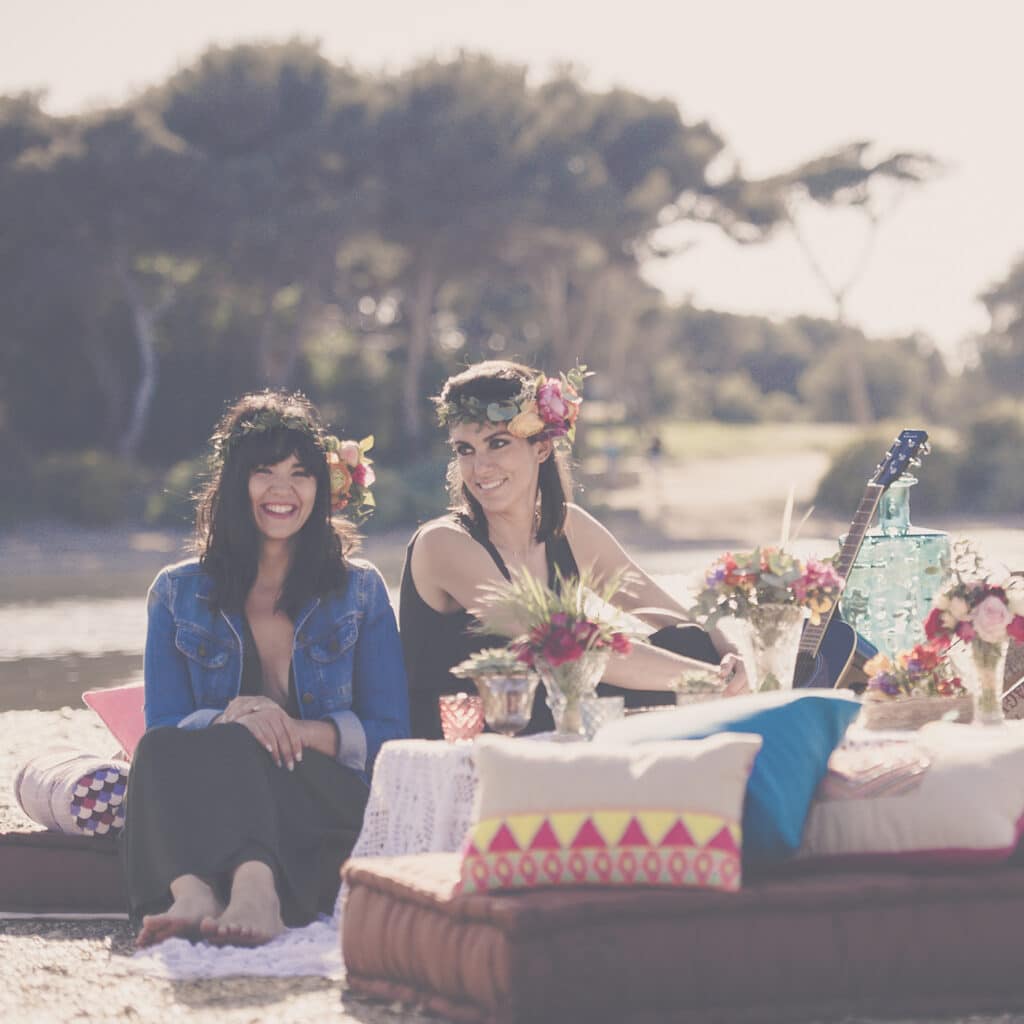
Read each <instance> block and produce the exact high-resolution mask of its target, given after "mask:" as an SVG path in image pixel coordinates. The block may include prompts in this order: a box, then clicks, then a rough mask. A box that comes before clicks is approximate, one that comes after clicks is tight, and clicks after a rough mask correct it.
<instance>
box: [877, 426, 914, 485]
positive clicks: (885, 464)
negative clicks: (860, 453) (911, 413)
mask: <svg viewBox="0 0 1024 1024" xmlns="http://www.w3.org/2000/svg"><path fill="white" fill-rule="evenodd" d="M928 452H929V448H928V432H927V431H926V430H901V431H900V435H899V437H897V438H896V440H895V441H893V443H892V445H891V446H890V448H889V450H888V451H887V452H886V453H885V458H884V459H882V461H881V462H880V463H879V464H878V465H877V466H876V467H875V472H874V475H873V476H872V477H871V481H870V482H871V483H873V484H878V485H879V486H880V487H881V488H882V489H883V490H884V489H885V488H887V487H888V486H889V485H890V484H892V483H894V482H895V481H897V480H899V478H900V477H901V476H902V475H903V474H904V473H905V472H906V471H907V469H908V468H909V467H910V466H920V465H921V459H922V457H923V456H925V455H927V454H928Z"/></svg>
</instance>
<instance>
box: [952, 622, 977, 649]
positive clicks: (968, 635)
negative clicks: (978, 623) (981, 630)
mask: <svg viewBox="0 0 1024 1024" xmlns="http://www.w3.org/2000/svg"><path fill="white" fill-rule="evenodd" d="M956 635H957V636H958V637H960V639H961V640H963V642H964V643H965V644H969V643H970V642H971V641H972V640H973V639H974V636H975V633H974V627H973V626H972V625H971V624H970V623H969V622H968V621H967V620H966V619H965V620H964V621H963V622H958V623H957V624H956Z"/></svg>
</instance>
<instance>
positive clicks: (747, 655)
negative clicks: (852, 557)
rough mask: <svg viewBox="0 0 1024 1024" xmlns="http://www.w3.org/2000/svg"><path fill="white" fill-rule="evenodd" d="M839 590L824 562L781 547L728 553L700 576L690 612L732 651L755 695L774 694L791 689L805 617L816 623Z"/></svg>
mask: <svg viewBox="0 0 1024 1024" xmlns="http://www.w3.org/2000/svg"><path fill="white" fill-rule="evenodd" d="M842 587H843V581H842V579H840V577H839V575H838V573H837V572H836V571H835V569H833V568H832V566H831V565H829V564H828V563H827V562H819V561H817V560H815V559H809V560H808V561H806V562H804V561H802V560H800V559H798V558H796V557H795V556H794V555H791V554H790V553H789V552H788V551H786V550H785V548H780V547H759V548H754V550H753V551H750V552H742V553H740V554H733V553H732V552H728V553H726V554H724V555H722V556H721V558H719V559H718V560H717V561H715V562H714V563H713V564H712V565H711V566H710V567H709V568H708V570H707V571H706V572H705V574H704V586H703V588H702V589H701V590H700V592H699V593H698V595H697V600H696V603H695V605H694V607H693V612H694V614H695V616H696V617H697V618H702V619H704V620H705V621H706V622H707V623H708V624H709V625H718V626H719V628H720V629H721V631H722V633H723V635H724V636H725V637H726V639H727V640H729V641H730V642H731V643H732V644H733V645H734V646H735V647H736V649H737V651H738V652H739V654H740V656H741V657H742V658H743V662H744V666H745V668H746V671H747V678H748V679H749V680H750V685H751V686H752V687H753V688H754V689H755V690H777V689H781V688H783V687H790V686H792V685H793V675H794V673H795V670H796V657H797V652H798V650H799V646H800V637H801V634H802V630H803V622H804V618H805V617H807V616H808V615H809V617H810V620H811V622H813V623H815V624H817V623H819V622H820V621H821V616H822V615H823V614H825V613H826V612H828V611H830V610H831V608H832V606H833V605H834V604H835V603H836V601H837V600H838V598H839V593H840V591H841V590H842Z"/></svg>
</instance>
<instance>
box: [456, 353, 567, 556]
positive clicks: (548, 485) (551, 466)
mask: <svg viewBox="0 0 1024 1024" xmlns="http://www.w3.org/2000/svg"><path fill="white" fill-rule="evenodd" d="M537 375H538V371H537V370H534V369H531V368H530V367H529V366H526V365H525V364H523V363H513V362H510V361H508V360H505V359H489V360H487V361H485V362H482V363H475V364H474V365H473V366H470V367H467V368H466V369H465V370H463V371H462V372H461V373H457V374H455V375H454V376H453V377H449V378H448V379H447V380H446V381H445V382H444V387H443V388H442V389H441V394H440V395H438V397H437V402H438V403H439V404H443V403H445V402H458V401H460V400H461V399H464V398H476V399H479V400H480V401H481V402H485V403H486V402H496V401H501V400H503V399H508V398H513V397H514V396H515V395H518V394H519V392H520V391H521V390H522V388H523V385H524V384H527V383H529V382H530V381H532V380H534V379H535V378H536V377H537ZM527 440H528V442H529V443H530V444H536V443H538V442H539V441H540V437H539V436H538V437H531V438H528V439H527ZM447 479H448V497H449V501H450V503H451V504H450V506H449V511H451V512H452V513H454V514H455V515H458V516H459V517H461V518H462V519H463V520H464V521H466V523H467V524H468V525H469V527H470V529H471V531H472V532H473V533H474V534H477V535H482V536H483V537H486V536H487V533H488V531H487V517H486V515H484V510H483V508H481V506H480V503H479V502H478V501H477V500H476V498H474V497H473V495H472V494H470V492H469V488H468V487H466V485H465V483H464V482H463V480H462V474H461V473H460V472H459V465H458V460H457V459H452V461H451V462H449V463H448V473H447ZM537 489H538V492H539V494H540V516H539V521H538V524H537V540H539V541H541V542H544V541H547V540H549V539H551V538H554V537H560V536H561V535H562V533H563V532H564V530H565V513H566V505H567V504H568V502H569V500H570V498H571V496H572V490H573V481H572V471H571V470H570V468H569V463H568V457H567V456H566V455H565V453H564V452H563V451H561V450H560V449H559V447H558V446H557V445H552V448H551V456H550V457H549V458H547V459H545V460H544V461H543V462H542V463H541V464H540V471H539V475H538V478H537Z"/></svg>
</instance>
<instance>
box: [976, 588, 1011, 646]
mask: <svg viewBox="0 0 1024 1024" xmlns="http://www.w3.org/2000/svg"><path fill="white" fill-rule="evenodd" d="M1012 620H1013V613H1012V612H1011V611H1010V609H1009V608H1007V607H1006V604H1005V602H1003V601H1002V600H1001V599H1000V598H999V597H997V596H996V595H995V594H990V595H989V596H988V597H986V598H985V600H984V601H982V602H981V604H979V605H978V607H977V608H975V609H974V613H973V615H971V621H972V622H973V624H974V629H975V632H976V633H977V634H978V638H979V639H981V640H984V641H985V642H986V643H989V644H998V643H1002V641H1003V640H1005V639H1006V627H1007V626H1008V625H1009V624H1010V622H1011V621H1012Z"/></svg>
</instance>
